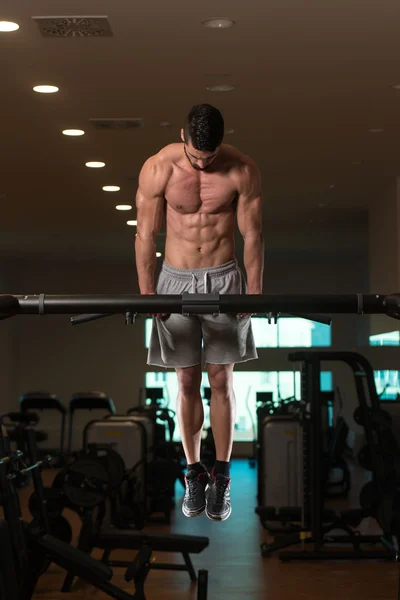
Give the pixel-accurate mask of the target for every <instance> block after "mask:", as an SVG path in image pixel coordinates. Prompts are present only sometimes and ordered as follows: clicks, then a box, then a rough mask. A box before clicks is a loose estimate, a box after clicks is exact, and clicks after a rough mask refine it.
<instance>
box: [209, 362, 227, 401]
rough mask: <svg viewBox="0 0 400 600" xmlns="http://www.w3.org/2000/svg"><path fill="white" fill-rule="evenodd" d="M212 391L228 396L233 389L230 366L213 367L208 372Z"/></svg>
mask: <svg viewBox="0 0 400 600" xmlns="http://www.w3.org/2000/svg"><path fill="white" fill-rule="evenodd" d="M208 380H209V382H210V388H211V392H214V393H215V394H217V395H218V396H224V397H228V396H230V394H231V391H232V373H231V371H230V370H229V369H228V368H224V367H222V368H219V369H212V370H210V371H209V373H208Z"/></svg>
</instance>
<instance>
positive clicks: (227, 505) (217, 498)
mask: <svg viewBox="0 0 400 600" xmlns="http://www.w3.org/2000/svg"><path fill="white" fill-rule="evenodd" d="M230 482H231V480H230V478H229V477H225V476H224V475H221V474H220V473H218V475H216V476H215V475H214V469H213V470H212V471H211V475H210V483H209V485H208V487H207V491H206V515H207V517H208V518H209V519H212V520H213V521H225V520H226V519H227V518H228V517H229V516H230V514H231V512H232V506H231V493H230Z"/></svg>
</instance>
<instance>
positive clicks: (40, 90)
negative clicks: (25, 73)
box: [33, 85, 60, 94]
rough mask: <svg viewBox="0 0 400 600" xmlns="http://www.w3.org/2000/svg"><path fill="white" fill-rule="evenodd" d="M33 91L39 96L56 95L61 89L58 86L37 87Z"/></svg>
mask: <svg viewBox="0 0 400 600" xmlns="http://www.w3.org/2000/svg"><path fill="white" fill-rule="evenodd" d="M33 91H34V92H38V94H55V93H56V92H59V91H60V88H58V87H57V86H56V85H35V87H34V88H33Z"/></svg>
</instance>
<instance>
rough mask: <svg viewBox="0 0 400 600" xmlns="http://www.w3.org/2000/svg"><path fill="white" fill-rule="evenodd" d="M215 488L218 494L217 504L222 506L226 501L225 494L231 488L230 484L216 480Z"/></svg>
mask: <svg viewBox="0 0 400 600" xmlns="http://www.w3.org/2000/svg"><path fill="white" fill-rule="evenodd" d="M214 486H215V492H216V498H215V499H216V502H217V504H222V503H223V501H224V497H225V492H226V490H227V488H228V486H229V482H228V483H224V482H222V481H221V480H219V481H218V480H215V483H214Z"/></svg>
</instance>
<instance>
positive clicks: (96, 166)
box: [85, 160, 106, 169]
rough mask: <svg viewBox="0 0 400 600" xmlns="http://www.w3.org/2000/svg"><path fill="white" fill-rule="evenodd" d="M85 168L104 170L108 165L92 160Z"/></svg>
mask: <svg viewBox="0 0 400 600" xmlns="http://www.w3.org/2000/svg"><path fill="white" fill-rule="evenodd" d="M85 166H86V167H89V169H102V168H103V167H105V166H106V163H105V162H101V161H99V160H90V161H89V162H87V163H85Z"/></svg>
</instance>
